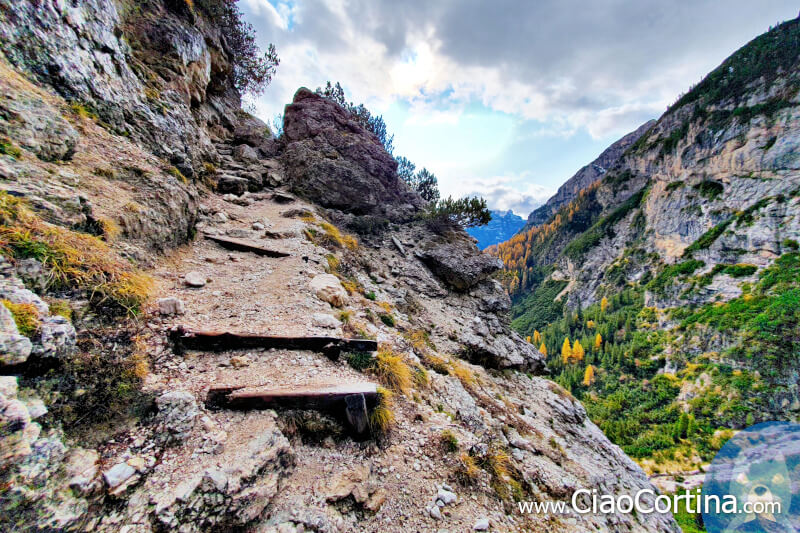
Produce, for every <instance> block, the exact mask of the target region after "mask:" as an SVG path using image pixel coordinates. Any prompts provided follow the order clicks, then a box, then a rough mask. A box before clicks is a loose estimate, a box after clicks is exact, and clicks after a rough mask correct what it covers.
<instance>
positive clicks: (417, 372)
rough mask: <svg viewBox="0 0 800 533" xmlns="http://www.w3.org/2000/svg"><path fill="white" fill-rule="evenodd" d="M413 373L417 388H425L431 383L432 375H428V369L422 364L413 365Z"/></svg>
mask: <svg viewBox="0 0 800 533" xmlns="http://www.w3.org/2000/svg"><path fill="white" fill-rule="evenodd" d="M411 370H412V374H411V377H412V379H413V380H414V384H415V385H416V386H417V388H420V389H424V388H426V387H427V386H428V384H429V383H430V377H429V376H428V371H427V370H425V368H423V367H422V366H421V365H416V364H415V365H414V366H412V367H411Z"/></svg>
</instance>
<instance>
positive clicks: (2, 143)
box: [0, 137, 22, 159]
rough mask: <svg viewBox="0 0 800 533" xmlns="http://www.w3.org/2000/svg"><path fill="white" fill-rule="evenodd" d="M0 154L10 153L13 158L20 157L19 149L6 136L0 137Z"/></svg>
mask: <svg viewBox="0 0 800 533" xmlns="http://www.w3.org/2000/svg"><path fill="white" fill-rule="evenodd" d="M0 154H3V155H10V156H11V157H13V158H14V159H19V158H20V157H22V150H20V149H19V148H18V147H17V146H16V145H15V144H14V143H13V142H11V139H9V138H8V137H0Z"/></svg>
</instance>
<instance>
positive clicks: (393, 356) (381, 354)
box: [374, 348, 412, 396]
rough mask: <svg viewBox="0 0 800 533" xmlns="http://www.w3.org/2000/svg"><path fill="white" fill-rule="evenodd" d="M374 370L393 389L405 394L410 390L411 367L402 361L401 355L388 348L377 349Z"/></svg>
mask: <svg viewBox="0 0 800 533" xmlns="http://www.w3.org/2000/svg"><path fill="white" fill-rule="evenodd" d="M374 372H375V375H377V376H378V378H379V379H380V380H381V381H383V382H384V383H385V384H386V386H387V387H389V388H390V389H392V390H393V391H395V392H399V393H401V394H403V395H405V396H408V394H409V393H410V392H411V384H412V378H411V369H410V368H409V366H408V365H407V364H406V363H405V361H403V356H402V355H400V354H397V353H395V352H393V351H392V350H391V349H390V348H384V349H382V350H379V351H378V355H376V356H375V369H374Z"/></svg>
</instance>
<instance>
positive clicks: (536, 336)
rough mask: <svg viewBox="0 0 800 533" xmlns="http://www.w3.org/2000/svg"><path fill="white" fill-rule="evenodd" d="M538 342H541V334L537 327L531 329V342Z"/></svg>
mask: <svg viewBox="0 0 800 533" xmlns="http://www.w3.org/2000/svg"><path fill="white" fill-rule="evenodd" d="M540 342H542V334H541V333H539V330H538V329H535V330H533V343H534V344H539V343H540Z"/></svg>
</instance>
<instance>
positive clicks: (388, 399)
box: [369, 387, 395, 433]
mask: <svg viewBox="0 0 800 533" xmlns="http://www.w3.org/2000/svg"><path fill="white" fill-rule="evenodd" d="M394 421H395V416H394V398H393V397H392V392H391V391H389V390H387V389H384V388H383V387H378V405H376V406H375V408H374V409H373V410H372V413H371V414H370V417H369V425H370V428H371V429H372V431H373V433H386V432H387V431H389V429H390V428H391V427H392V425H393V424H394Z"/></svg>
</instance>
